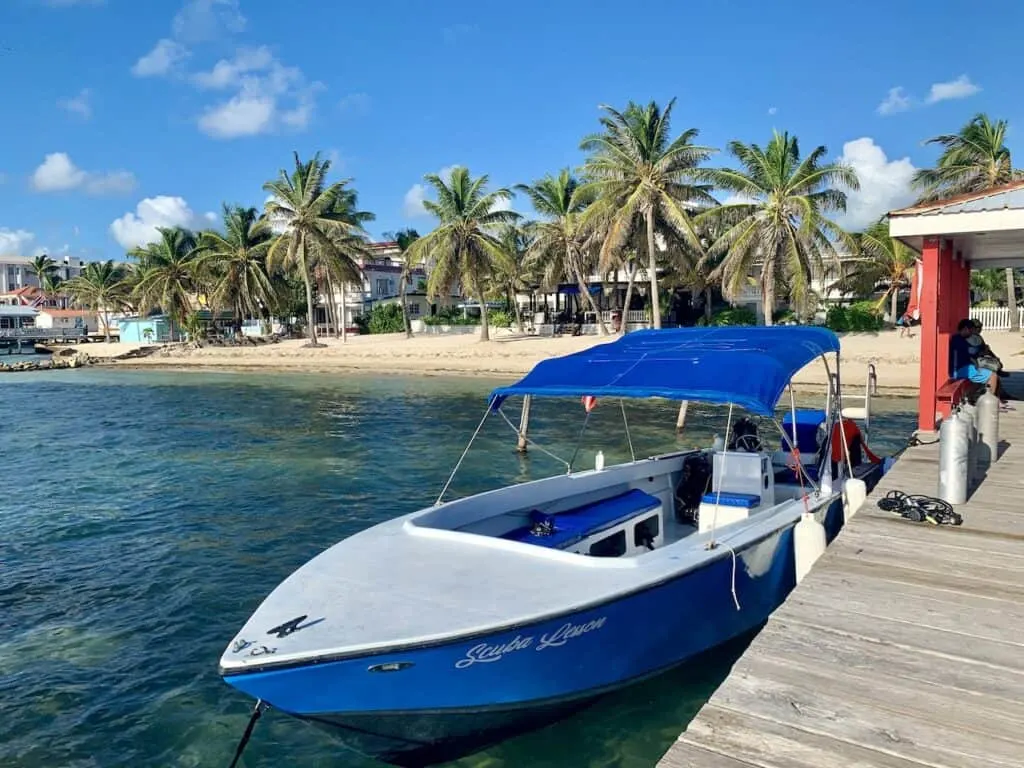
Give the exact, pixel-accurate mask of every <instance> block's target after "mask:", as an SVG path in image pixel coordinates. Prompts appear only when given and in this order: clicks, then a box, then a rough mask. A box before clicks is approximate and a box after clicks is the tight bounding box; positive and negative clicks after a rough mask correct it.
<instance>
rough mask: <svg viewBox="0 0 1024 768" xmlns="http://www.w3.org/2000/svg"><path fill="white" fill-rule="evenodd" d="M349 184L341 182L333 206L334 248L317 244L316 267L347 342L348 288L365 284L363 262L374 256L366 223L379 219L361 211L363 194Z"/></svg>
mask: <svg viewBox="0 0 1024 768" xmlns="http://www.w3.org/2000/svg"><path fill="white" fill-rule="evenodd" d="M345 184H347V182H344V181H343V182H341V187H340V189H339V192H338V195H337V196H336V197H335V199H334V204H333V206H332V208H331V210H332V214H333V215H335V216H337V217H338V220H337V226H334V227H332V228H331V229H330V230H329V231H328V239H329V240H330V241H331V244H332V246H333V247H332V248H330V249H323V248H321V247H320V246H317V247H316V248H315V249H314V250H315V253H316V259H315V264H316V268H317V270H318V271H319V272H321V273H322V274H323V277H324V280H325V282H326V284H327V295H328V296H329V297H330V298H329V300H328V306H332V305H333V307H334V316H335V333H336V335H338V336H340V337H341V340H342V341H343V342H344V341H347V340H348V318H347V317H346V315H347V311H348V310H347V307H348V300H347V298H346V294H347V287H348V286H349V285H351V284H353V283H355V284H358V285H360V286H361V285H362V283H363V268H362V266H361V264H362V262H364V261H366V260H367V259H369V258H370V251H369V248H368V247H367V244H368V240H369V236H368V235H367V234H366V230H365V229H364V228H363V225H364V224H365V223H367V222H370V221H373V220H374V219H375V218H377V217H376V216H375V215H374V214H372V213H370V212H368V211H360V210H359V195H358V194H357V193H356V191H355V190H354V189H350V188H347V187H345V186H344V185H345ZM335 284H337V286H338V288H339V290H340V293H341V297H340V298H341V301H340V302H338V303H336V298H337V293H336V292H335V290H334V286H335Z"/></svg>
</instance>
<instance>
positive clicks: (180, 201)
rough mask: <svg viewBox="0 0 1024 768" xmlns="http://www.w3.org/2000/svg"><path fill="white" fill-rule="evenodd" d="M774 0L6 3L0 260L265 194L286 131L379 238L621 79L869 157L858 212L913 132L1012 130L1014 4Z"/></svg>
mask: <svg viewBox="0 0 1024 768" xmlns="http://www.w3.org/2000/svg"><path fill="white" fill-rule="evenodd" d="M771 6H772V4H768V3H754V2H753V0H689V1H684V0H674V1H673V0H633V2H631V3H628V4H623V3H621V2H610V1H609V0H587V1H584V0H547V1H546V2H543V1H541V0H520V2H518V3H513V4H510V3H508V2H493V1H492V0H477V1H476V2H468V1H463V0H374V1H373V2H364V3H356V2H342V0H333V1H331V2H328V0H288V2H284V3H283V2H281V1H280V0H277V1H276V2H271V0H2V2H0V82H2V83H3V90H2V93H3V99H4V102H5V110H4V117H3V120H0V254H6V253H12V252H14V253H19V252H20V253H22V254H26V255H32V254H34V253H37V252H39V251H40V250H46V251H48V252H50V253H51V254H54V255H59V254H61V253H70V254H74V255H80V256H82V257H84V258H87V259H90V260H92V259H101V258H103V259H105V258H122V257H123V254H124V250H125V248H126V247H129V246H130V245H132V244H136V243H139V242H141V241H143V240H145V239H146V238H147V237H150V236H152V233H153V232H154V227H155V226H158V225H175V224H181V225H189V226H206V225H208V224H209V223H210V221H211V220H212V219H215V218H216V216H215V214H216V212H218V211H219V210H220V206H221V202H222V201H227V202H229V203H240V204H246V205H257V206H259V205H262V203H263V201H264V199H265V198H266V195H265V193H264V192H263V191H262V189H261V186H262V184H263V182H264V181H266V180H267V179H268V178H270V177H272V176H274V175H276V173H277V171H278V169H280V168H282V167H285V166H286V165H288V164H289V163H290V162H291V153H292V151H293V150H297V151H299V152H300V154H302V155H303V156H306V155H308V154H311V153H312V152H314V151H316V150H320V151H322V152H323V153H324V154H325V155H328V156H330V157H332V158H333V159H335V160H336V168H337V173H338V175H339V177H340V176H344V177H351V178H353V179H354V183H355V186H356V188H357V189H358V190H359V193H360V202H361V205H362V207H363V208H365V209H368V210H371V211H374V212H375V213H376V214H377V221H376V222H375V223H374V224H372V225H371V227H370V229H371V232H372V234H374V235H375V236H379V235H380V234H381V233H382V232H384V231H387V230H394V229H397V228H399V227H402V226H414V227H417V228H418V229H420V231H427V230H429V229H430V227H431V219H430V218H429V217H425V216H423V213H422V210H421V209H419V206H418V205H417V200H418V199H419V197H420V196H421V194H422V187H420V186H417V185H418V184H419V183H420V182H421V181H422V177H423V174H425V173H430V172H436V171H438V170H440V169H442V168H445V167H448V166H451V165H454V164H461V165H466V166H468V167H469V168H470V170H471V172H472V173H474V174H480V173H487V174H488V175H489V176H490V177H491V180H492V183H493V184H495V185H505V186H511V185H513V184H515V183H518V182H525V181H530V180H533V179H535V178H538V177H540V176H541V175H543V174H544V173H546V172H549V171H556V170H558V169H559V168H561V167H563V166H566V165H576V164H578V163H579V162H580V161H581V159H582V156H581V154H580V152H579V150H578V144H579V140H580V138H581V137H582V136H583V135H584V134H586V133H588V132H590V131H592V130H594V129H595V127H596V125H597V118H598V116H599V110H598V105H599V104H601V103H608V104H611V105H614V106H620V107H621V106H623V105H624V104H625V103H626V102H627V101H628V100H630V99H633V100H636V101H648V100H650V99H655V100H657V101H659V102H665V101H667V100H668V99H670V98H672V97H676V98H677V99H678V100H677V103H676V107H675V112H674V115H673V116H674V124H675V126H676V128H677V129H682V128H684V127H691V126H696V127H698V128H699V129H700V131H701V135H700V138H699V140H700V142H701V143H704V144H708V145H711V146H716V147H723V146H724V145H725V143H726V142H727V141H729V140H731V139H736V138H738V139H741V140H743V141H755V142H758V143H764V142H766V141H767V140H768V139H769V138H770V135H771V131H772V129H773V128H778V129H780V130H789V131H790V132H792V133H795V134H797V135H798V136H799V137H800V139H801V142H802V145H803V146H804V147H806V148H808V149H809V148H811V147H813V146H815V145H818V144H825V145H826V146H827V147H828V149H829V151H830V154H831V156H832V157H836V158H838V157H843V158H844V159H846V160H847V161H848V162H850V163H852V164H853V165H854V166H855V167H856V168H857V170H858V172H859V173H860V176H861V180H862V185H863V188H862V190H861V192H859V193H856V194H854V195H852V196H851V207H850V211H849V213H848V215H847V216H846V217H845V219H844V220H843V223H845V224H847V225H849V226H851V227H856V226H859V225H863V224H865V223H867V222H868V221H870V220H871V219H872V218H874V217H875V216H877V215H878V214H880V213H881V212H883V211H885V210H887V209H889V208H892V207H898V206H900V205H903V204H905V203H907V202H909V200H910V196H909V194H908V190H907V183H908V180H909V177H910V175H911V174H912V173H913V170H914V168H915V167H920V166H922V165H928V164H929V163H931V162H933V161H934V159H935V157H936V154H937V153H936V151H935V150H934V148H927V147H923V146H922V145H921V142H922V140H923V139H925V138H927V137H929V136H932V135H935V134H937V133H943V132H953V131H955V130H957V129H958V128H959V127H960V126H961V125H962V124H963V123H964V122H966V121H967V120H968V119H969V118H970V117H971V116H972V115H973V114H975V113H976V112H979V111H987V112H988V113H989V114H990V115H992V116H993V117H1000V118H1004V119H1007V120H1009V121H1010V123H1011V133H1010V137H1009V140H1010V145H1011V148H1013V147H1014V146H1015V145H1016V141H1017V137H1018V135H1019V134H1018V133H1017V132H1015V131H1014V127H1017V126H1024V114H1022V112H1024V100H1022V98H1021V95H1022V94H1021V91H1022V87H1021V80H1020V72H1021V71H1024V68H1022V66H1021V65H1022V58H1024V53H1022V49H1021V47H1020V45H1019V31H1020V30H1021V29H1022V28H1024V4H1022V3H1019V2H1011V1H1007V0H992V2H990V3H989V4H987V5H986V6H985V12H984V13H977V14H972V13H969V12H966V11H965V10H964V9H963V8H962V7H958V8H956V9H954V7H953V4H951V3H949V4H942V3H935V2H934V0H929V1H928V2H924V1H923V0H900V2H892V0H887V1H882V0H862V1H861V2H858V3H856V4H848V3H823V2H821V0H814V2H811V1H810V0H786V2H779V3H778V4H777V6H778V10H776V9H773V8H772V7H771ZM968 51H969V53H968ZM1021 151H1022V152H1024V149H1022V150H1021ZM715 162H721V163H725V162H727V158H726V157H724V156H720V157H719V158H717V159H716V161H715ZM1018 164H1024V163H1021V161H1020V160H1018ZM513 206H514V207H515V208H516V209H517V210H521V211H522V212H524V213H528V212H529V211H528V209H527V207H526V203H525V201H523V200H522V199H517V200H515V201H514V202H513Z"/></svg>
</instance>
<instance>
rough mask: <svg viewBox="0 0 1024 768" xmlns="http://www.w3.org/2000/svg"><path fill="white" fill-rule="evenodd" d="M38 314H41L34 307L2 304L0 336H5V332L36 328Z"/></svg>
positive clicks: (0, 306) (0, 310)
mask: <svg viewBox="0 0 1024 768" xmlns="http://www.w3.org/2000/svg"><path fill="white" fill-rule="evenodd" d="M38 314H39V312H38V311H36V310H35V309H33V308H32V307H22V306H18V305H16V304H0V335H3V332H4V331H13V330H18V329H20V328H34V327H35V324H36V315H38Z"/></svg>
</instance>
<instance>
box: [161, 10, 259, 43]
mask: <svg viewBox="0 0 1024 768" xmlns="http://www.w3.org/2000/svg"><path fill="white" fill-rule="evenodd" d="M245 25H246V19H245V16H243V15H242V12H241V10H240V9H239V6H238V0H190V2H187V3H185V5H184V6H183V7H182V8H181V10H180V11H178V13H177V14H176V15H175V17H174V21H172V22H171V30H172V31H173V33H174V38H175V39H176V40H181V41H183V42H186V43H203V42H208V41H210V40H216V39H218V38H221V37H224V36H226V35H233V34H237V33H239V32H241V31H242V30H243V29H245Z"/></svg>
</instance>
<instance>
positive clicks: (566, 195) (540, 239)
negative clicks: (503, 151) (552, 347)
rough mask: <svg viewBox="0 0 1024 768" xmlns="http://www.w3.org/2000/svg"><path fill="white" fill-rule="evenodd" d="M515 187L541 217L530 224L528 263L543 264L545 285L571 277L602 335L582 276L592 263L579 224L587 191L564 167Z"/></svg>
mask: <svg viewBox="0 0 1024 768" xmlns="http://www.w3.org/2000/svg"><path fill="white" fill-rule="evenodd" d="M516 190H517V191H519V192H523V193H524V194H526V196H527V197H529V198H530V202H531V203H532V205H533V209H534V210H535V211H536V212H537V213H538V214H539V215H540V216H541V217H542V218H541V220H540V221H537V222H533V223H532V224H530V233H531V234H532V235H533V243H532V245H531V248H530V254H529V257H530V261H531V263H532V264H534V265H537V266H541V267H542V268H543V270H544V278H545V280H544V282H545V287H546V288H551V287H553V286H555V285H556V284H557V283H558V282H559V281H560V280H561V279H562V276H563V275H564V276H566V277H568V278H570V279H572V280H574V281H575V282H576V285H577V287H578V288H579V291H580V295H581V296H583V297H585V300H586V302H587V304H589V306H590V311H591V312H593V313H594V315H595V316H596V317H597V327H598V331H599V333H600V334H601V335H602V336H603V335H604V334H606V333H607V332H608V331H607V329H606V328H605V325H604V321H603V320H602V319H601V310H600V309H599V308H598V306H597V304H596V303H595V301H594V297H593V295H591V293H590V290H589V286H588V285H587V279H586V276H587V275H588V274H589V273H590V271H591V269H592V268H594V267H596V264H593V263H589V262H591V261H593V260H592V259H589V258H588V256H589V254H590V253H592V249H588V248H586V244H585V234H584V230H583V227H582V226H581V224H582V217H583V213H584V212H585V211H586V209H587V206H588V205H589V204H590V202H591V198H590V195H589V194H588V193H587V192H586V191H585V190H584V188H583V187H582V185H581V184H580V182H579V180H578V179H577V178H576V177H575V176H574V175H573V174H572V172H571V171H570V170H569V169H568V168H565V169H563V170H562V171H560V172H559V174H558V176H551V175H550V174H549V175H547V176H545V177H544V178H543V179H540V180H539V181H536V182H534V183H533V184H532V185H527V184H518V185H516Z"/></svg>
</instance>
